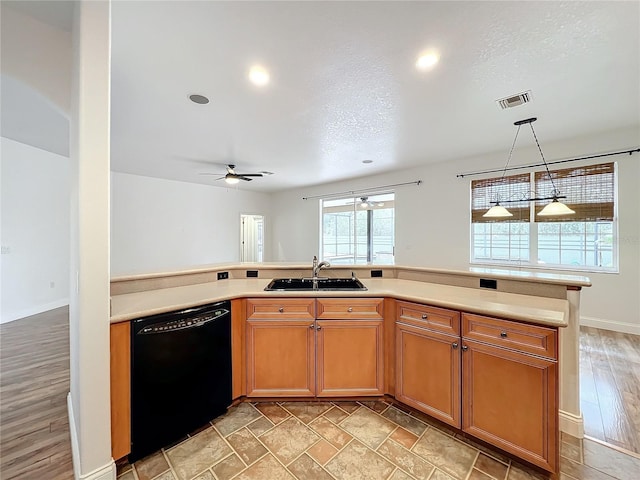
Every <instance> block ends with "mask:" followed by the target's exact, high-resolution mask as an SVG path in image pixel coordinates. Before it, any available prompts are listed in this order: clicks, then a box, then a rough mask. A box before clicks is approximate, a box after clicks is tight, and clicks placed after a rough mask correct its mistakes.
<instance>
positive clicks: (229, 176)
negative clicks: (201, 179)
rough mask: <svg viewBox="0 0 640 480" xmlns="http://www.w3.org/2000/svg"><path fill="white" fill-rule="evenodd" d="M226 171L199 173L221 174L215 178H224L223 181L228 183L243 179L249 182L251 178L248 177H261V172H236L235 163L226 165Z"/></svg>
mask: <svg viewBox="0 0 640 480" xmlns="http://www.w3.org/2000/svg"><path fill="white" fill-rule="evenodd" d="M226 168H227V173H226V174H222V173H201V174H200V175H222V176H221V177H219V178H216V180H222V179H224V181H225V182H227V183H230V184H234V183H238V182H240V180H244V181H245V182H250V181H251V180H253V178H250V177H262V175H263V174H262V173H236V170H235V168H236V166H235V165H231V164H229V165H227V166H226Z"/></svg>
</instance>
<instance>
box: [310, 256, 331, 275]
mask: <svg viewBox="0 0 640 480" xmlns="http://www.w3.org/2000/svg"><path fill="white" fill-rule="evenodd" d="M330 266H331V264H330V263H329V262H327V261H326V260H323V261H322V262H320V263H318V257H316V256H315V255H314V256H313V278H318V272H319V271H320V270H321V269H322V268H329V267H330Z"/></svg>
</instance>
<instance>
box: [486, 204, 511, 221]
mask: <svg viewBox="0 0 640 480" xmlns="http://www.w3.org/2000/svg"><path fill="white" fill-rule="evenodd" d="M482 216H483V217H487V218H507V217H513V213H511V212H510V211H509V210H507V209H506V208H504V207H503V206H501V205H500V204H499V203H498V204H496V205H494V206H493V207H491V208H490V209H489V210H487V213H485V214H484V215H482Z"/></svg>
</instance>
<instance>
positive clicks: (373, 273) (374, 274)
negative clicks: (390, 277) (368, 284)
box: [371, 270, 382, 278]
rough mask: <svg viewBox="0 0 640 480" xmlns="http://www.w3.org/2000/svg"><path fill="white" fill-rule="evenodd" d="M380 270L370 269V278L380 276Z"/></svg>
mask: <svg viewBox="0 0 640 480" xmlns="http://www.w3.org/2000/svg"><path fill="white" fill-rule="evenodd" d="M381 276H382V270H371V278H375V277H381Z"/></svg>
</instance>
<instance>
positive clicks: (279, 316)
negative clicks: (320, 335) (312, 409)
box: [246, 299, 316, 397]
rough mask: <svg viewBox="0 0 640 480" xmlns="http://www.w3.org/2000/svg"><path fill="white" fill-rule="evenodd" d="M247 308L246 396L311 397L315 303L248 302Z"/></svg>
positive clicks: (275, 300)
mask: <svg viewBox="0 0 640 480" xmlns="http://www.w3.org/2000/svg"><path fill="white" fill-rule="evenodd" d="M246 305H247V325H246V335H247V339H246V341H247V348H246V352H247V362H246V367H247V396H248V397H312V396H314V395H315V370H316V365H315V318H314V312H315V310H314V300H313V299H249V300H247V304H246Z"/></svg>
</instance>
